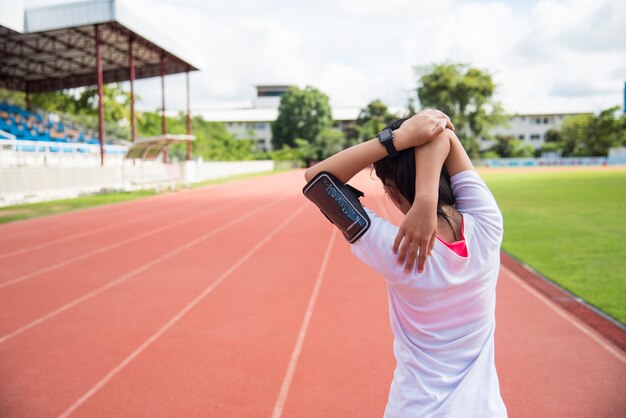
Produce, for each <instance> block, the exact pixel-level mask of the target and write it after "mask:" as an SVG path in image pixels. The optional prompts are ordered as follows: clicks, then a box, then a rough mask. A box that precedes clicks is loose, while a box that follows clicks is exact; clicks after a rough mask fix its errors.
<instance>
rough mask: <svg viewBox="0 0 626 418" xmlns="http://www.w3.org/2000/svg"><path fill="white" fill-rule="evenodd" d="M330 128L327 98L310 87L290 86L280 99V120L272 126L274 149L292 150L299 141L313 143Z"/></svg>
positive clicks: (330, 119) (330, 118)
mask: <svg viewBox="0 0 626 418" xmlns="http://www.w3.org/2000/svg"><path fill="white" fill-rule="evenodd" d="M331 126H332V115H331V110H330V102H329V100H328V96H326V95H325V94H324V93H322V92H321V91H319V90H318V89H316V88H314V87H311V86H307V87H306V88H305V89H304V90H302V89H300V88H298V87H290V88H289V89H288V90H287V91H286V92H285V94H283V95H282V97H281V98H280V105H279V106H278V118H277V119H276V121H275V122H274V123H272V145H273V146H274V149H280V148H282V147H283V146H284V145H287V146H289V147H293V146H295V139H296V138H302V139H305V140H307V141H309V142H311V143H312V142H314V141H315V140H316V139H317V137H318V136H319V134H320V133H321V132H322V131H323V130H324V129H326V128H329V127H331Z"/></svg>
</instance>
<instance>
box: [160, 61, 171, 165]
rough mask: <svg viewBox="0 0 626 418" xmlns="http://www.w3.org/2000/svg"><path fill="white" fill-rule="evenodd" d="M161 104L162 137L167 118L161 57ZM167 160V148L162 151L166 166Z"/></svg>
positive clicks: (165, 131) (163, 69) (163, 68)
mask: <svg viewBox="0 0 626 418" xmlns="http://www.w3.org/2000/svg"><path fill="white" fill-rule="evenodd" d="M161 104H162V108H163V113H162V114H161V131H162V133H163V135H165V134H166V133H167V118H166V117H165V56H164V55H161ZM168 160H169V158H168V146H167V145H166V146H165V148H164V149H163V162H164V163H166V164H167V162H168Z"/></svg>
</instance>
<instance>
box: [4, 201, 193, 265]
mask: <svg viewBox="0 0 626 418" xmlns="http://www.w3.org/2000/svg"><path fill="white" fill-rule="evenodd" d="M194 207H196V206H192V207H190V208H189V209H193V208H194ZM182 210H183V209H181V208H176V207H174V208H170V209H168V210H164V211H158V212H156V211H155V212H154V213H152V214H150V215H146V216H141V217H137V218H131V219H126V220H125V221H122V222H118V223H114V224H110V225H106V226H103V227H100V228H95V229H90V230H88V231H84V232H79V233H78V234H74V235H68V236H66V237H63V238H59V239H55V240H52V241H46V242H42V243H41V244H35V245H31V246H29V247H24V248H20V249H19V250H15V251H11V252H7V253H4V254H1V255H0V260H2V259H4V258H8V257H13V256H15V255H19V254H23V253H26V252H29V251H33V250H37V249H40V248H45V247H50V246H51V245H55V244H60V243H62V242H67V241H71V240H74V239H77V238H82V237H86V236H89V235H93V234H97V233H98V232H102V231H109V230H111V229H114V228H118V227H120V226H124V225H128V224H131V223H134V222H137V221H144V220H146V219H152V218H154V217H157V216H160V215H165V214H167V213H171V212H180V211H182Z"/></svg>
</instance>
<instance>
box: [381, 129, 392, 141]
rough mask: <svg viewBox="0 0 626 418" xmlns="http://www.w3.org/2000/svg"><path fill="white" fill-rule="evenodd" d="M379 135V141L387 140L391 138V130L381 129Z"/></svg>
mask: <svg viewBox="0 0 626 418" xmlns="http://www.w3.org/2000/svg"><path fill="white" fill-rule="evenodd" d="M379 135H380V141H381V142H387V141H390V140H392V139H393V131H392V130H391V129H389V128H387V129H383V130H382V132H381V133H380V134H379Z"/></svg>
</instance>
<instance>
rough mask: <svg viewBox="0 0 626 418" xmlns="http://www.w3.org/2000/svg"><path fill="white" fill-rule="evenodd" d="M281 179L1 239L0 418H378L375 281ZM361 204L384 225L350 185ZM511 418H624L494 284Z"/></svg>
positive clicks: (609, 380) (586, 339) (57, 222)
mask: <svg viewBox="0 0 626 418" xmlns="http://www.w3.org/2000/svg"><path fill="white" fill-rule="evenodd" d="M303 184H304V181H303V177H302V172H301V171H295V172H289V173H283V174H277V175H271V176H264V177H258V178H255V179H252V180H245V181H238V182H233V183H229V184H222V185H218V186H213V187H209V188H205V189H198V190H193V191H185V192H179V193H170V194H165V195H161V196H156V197H151V198H146V199H143V200H137V201H133V202H128V203H122V204H117V205H113V206H108V207H100V208H93V209H87V210H82V211H79V212H74V213H69V214H61V215H56V216H50V217H45V218H39V219H34V220H30V221H24V222H16V223H13V224H8V225H5V226H1V227H0V416H1V417H58V416H70V415H71V416H77V417H140V416H145V417H165V416H167V417H268V418H269V417H280V416H283V417H316V418H318V417H380V416H382V413H383V411H384V407H385V403H386V396H387V391H388V387H389V383H390V379H391V376H392V372H393V367H394V359H393V356H392V351H391V343H392V336H391V332H390V330H389V325H388V313H387V301H386V290H385V285H384V281H383V279H382V278H380V277H378V276H377V275H376V274H375V273H374V272H373V271H370V270H369V269H368V268H367V267H365V266H363V265H361V264H360V263H359V262H358V261H357V260H356V258H354V257H353V256H352V255H351V254H350V249H349V246H348V244H347V243H346V242H345V241H344V240H343V238H342V237H341V236H340V235H339V234H338V233H336V232H334V230H333V228H332V227H331V225H330V224H329V223H328V222H327V221H326V220H325V218H324V217H323V216H322V215H321V214H320V213H319V212H318V210H317V209H316V208H315V207H313V206H312V205H311V204H309V203H307V201H306V200H305V199H304V198H303V197H302V194H301V192H300V190H301V188H302V186H303ZM354 184H355V185H356V186H357V187H359V188H361V189H362V190H364V191H365V192H366V194H367V196H366V198H365V203H366V204H367V205H368V206H370V207H372V208H373V209H374V210H376V211H378V212H379V213H381V214H382V215H384V216H391V217H392V219H394V220H395V221H396V222H397V221H398V219H399V217H398V213H397V212H395V210H394V209H393V205H392V204H391V203H390V202H389V201H388V200H385V199H384V198H383V196H382V194H381V191H380V189H379V188H378V187H377V185H376V182H375V181H374V180H371V179H370V178H369V173H367V172H363V173H361V174H360V175H359V176H358V178H357V179H356V180H355V181H354ZM497 323H498V325H497V332H496V353H497V359H496V360H497V366H498V370H499V375H500V380H501V388H502V392H503V396H504V399H505V402H506V404H507V407H508V409H509V414H510V416H511V417H533V418H537V417H569V418H575V417H594V418H596V417H622V416H624V415H623V414H624V411H626V392H625V390H626V389H625V387H626V386H625V385H624V383H625V380H626V357H625V356H624V354H623V352H621V351H619V350H617V349H616V348H614V346H612V345H611V344H610V343H608V342H607V341H606V340H604V339H603V338H602V337H601V336H599V335H598V334H596V332H595V331H593V330H592V329H590V328H588V327H587V326H586V325H584V324H583V323H581V322H579V321H578V320H577V319H575V318H573V317H572V316H570V315H569V314H568V313H567V312H566V311H564V310H562V309H561V308H560V307H558V306H556V305H554V304H552V303H551V302H549V301H547V299H545V298H544V297H543V296H541V295H539V294H538V293H537V292H536V291H534V290H532V289H531V288H529V287H527V286H526V285H525V284H524V283H523V282H522V281H521V280H520V279H519V278H518V277H516V276H514V275H513V274H512V273H511V272H510V271H508V270H506V269H505V268H503V269H502V271H501V275H500V279H499V287H498V308H497Z"/></svg>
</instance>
